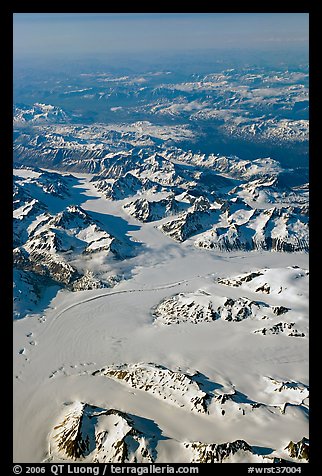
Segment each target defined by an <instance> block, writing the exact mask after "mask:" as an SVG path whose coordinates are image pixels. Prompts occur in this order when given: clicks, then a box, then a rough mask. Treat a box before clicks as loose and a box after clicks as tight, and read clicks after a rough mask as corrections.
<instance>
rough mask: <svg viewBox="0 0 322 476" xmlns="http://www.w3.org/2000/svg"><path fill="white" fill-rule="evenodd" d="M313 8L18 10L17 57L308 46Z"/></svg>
mask: <svg viewBox="0 0 322 476" xmlns="http://www.w3.org/2000/svg"><path fill="white" fill-rule="evenodd" d="M308 36H309V15H308V13H14V15H13V52H14V58H15V59H17V58H24V57H47V58H50V57H52V56H59V55H61V56H62V57H65V58H66V57H68V56H78V57H79V56H82V55H89V54H121V53H127V54H134V53H136V54H144V53H153V52H156V53H166V52H180V51H190V50H191V51H195V52H198V51H199V50H205V49H234V48H243V49H254V48H257V49H261V48H262V49H271V50H274V49H276V50H278V49H279V48H281V47H283V48H290V49H294V48H301V47H307V46H308Z"/></svg>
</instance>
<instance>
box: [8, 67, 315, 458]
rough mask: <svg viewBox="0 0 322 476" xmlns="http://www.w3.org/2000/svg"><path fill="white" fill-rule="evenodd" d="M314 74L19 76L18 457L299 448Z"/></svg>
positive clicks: (253, 453)
mask: <svg viewBox="0 0 322 476" xmlns="http://www.w3.org/2000/svg"><path fill="white" fill-rule="evenodd" d="M84 68H85V66H84ZM216 68H217V69H219V68H220V65H217V66H216ZM307 71H308V70H307V69H306V68H305V67H303V68H302V67H301V68H300V70H299V71H293V70H292V71H289V70H287V71H286V68H282V67H281V70H279V71H277V70H276V71H275V70H274V71H272V70H271V69H269V68H265V67H257V66H256V67H254V68H248V67H247V68H246V67H245V68H241V69H234V68H228V69H223V70H222V71H217V72H208V73H207V74H206V73H204V74H202V73H199V72H198V73H193V74H190V73H187V72H185V71H181V72H174V71H170V70H169V71H158V72H155V71H154V72H152V71H150V72H147V71H144V72H142V74H136V73H135V74H134V73H133V74H132V73H131V72H130V70H129V71H128V72H122V73H120V74H116V73H112V72H102V71H97V72H94V71H93V68H91V70H90V71H85V69H84V71H83V70H82V72H81V73H79V72H70V74H69V75H68V78H67V76H65V77H62V73H60V72H59V71H56V72H55V75H53V77H47V78H46V81H47V82H43V79H44V77H45V76H46V75H45V76H43V75H42V74H40V75H39V78H38V77H37V79H36V78H35V82H34V89H33V90H32V88H31V89H30V87H29V85H30V82H31V83H32V79H30V78H29V79H28V78H27V79H28V82H27V83H26V84H23V82H22V79H21V78H20V79H19V78H18V79H17V81H18V84H20V87H21V91H20V92H19V87H17V83H15V96H16V97H17V100H18V101H21V103H22V102H25V103H26V104H29V105H28V106H26V105H23V104H17V105H16V106H15V107H14V137H13V139H14V144H13V149H14V177H13V180H14V183H13V234H14V236H13V237H14V243H13V248H14V249H13V256H14V261H13V264H14V271H13V275H14V290H13V296H14V318H15V319H14V442H15V443H14V445H15V446H14V453H15V456H14V457H15V462H17V463H19V462H26V461H27V462H28V461H29V462H31V461H32V462H51V463H67V462H70V463H82V462H86V463H130V464H135V463H184V464H189V463H237V462H243V463H252V462H254V463H266V464H270V465H272V464H273V465H275V464H278V463H283V465H285V466H287V464H288V463H290V462H296V463H303V462H307V461H308V458H309V440H308V420H309V379H308V344H309V320H308V287H309V273H308V251H309V206H308V205H309V183H308V168H307V155H308V151H307V139H308V75H307ZM26 85H28V87H27V86H26ZM36 101H37V102H36ZM51 104H55V106H53V105H51ZM31 396H32V398H31Z"/></svg>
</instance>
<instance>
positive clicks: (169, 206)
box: [123, 195, 183, 222]
mask: <svg viewBox="0 0 322 476" xmlns="http://www.w3.org/2000/svg"><path fill="white" fill-rule="evenodd" d="M123 208H124V210H125V211H126V212H127V213H128V214H129V215H131V216H133V217H135V218H137V219H138V220H140V221H142V222H150V221H155V220H161V219H162V218H165V217H166V216H169V215H175V214H176V213H179V211H181V210H182V208H183V207H182V206H181V204H180V203H179V202H177V201H176V200H175V199H174V196H173V195H171V196H169V197H167V198H164V199H162V200H158V201H154V202H152V201H149V200H147V199H145V198H138V199H137V200H134V201H133V202H130V203H127V204H125V205H124V206H123Z"/></svg>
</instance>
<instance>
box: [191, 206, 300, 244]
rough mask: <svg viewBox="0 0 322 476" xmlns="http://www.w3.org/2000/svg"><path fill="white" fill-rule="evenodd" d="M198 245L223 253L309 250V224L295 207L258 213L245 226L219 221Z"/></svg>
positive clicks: (257, 211) (248, 218)
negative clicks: (235, 251)
mask: <svg viewBox="0 0 322 476" xmlns="http://www.w3.org/2000/svg"><path fill="white" fill-rule="evenodd" d="M195 245H196V246H199V247H201V248H207V249H218V250H221V251H233V250H244V251H249V250H271V251H287V252H294V251H308V249H309V231H308V221H307V218H305V217H303V216H302V214H301V210H300V209H297V208H294V207H293V208H291V207H288V208H287V207H282V208H271V209H268V210H264V211H263V210H254V211H253V212H252V213H250V214H249V215H248V216H246V215H245V218H244V221H243V223H241V222H239V223H238V222H236V221H235V222H234V221H232V220H231V219H230V220H229V221H228V222H226V223H225V222H223V221H222V220H221V221H219V222H218V223H217V224H215V225H213V228H212V229H211V230H210V231H207V232H205V233H204V234H202V235H201V236H200V237H199V238H198V239H197V240H196V242H195Z"/></svg>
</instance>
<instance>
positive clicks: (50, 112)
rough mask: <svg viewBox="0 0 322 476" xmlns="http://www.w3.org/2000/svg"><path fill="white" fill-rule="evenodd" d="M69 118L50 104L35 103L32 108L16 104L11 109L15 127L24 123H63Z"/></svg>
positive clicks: (61, 110) (58, 108)
mask: <svg viewBox="0 0 322 476" xmlns="http://www.w3.org/2000/svg"><path fill="white" fill-rule="evenodd" d="M70 119H71V118H70V116H69V115H68V114H67V113H66V112H65V111H63V109H61V108H60V107H57V106H52V105H51V104H42V103H35V104H33V105H32V106H27V105H25V104H16V105H15V106H14V108H13V122H14V124H15V125H18V124H26V123H33V124H34V123H46V122H49V123H65V122H69V121H70Z"/></svg>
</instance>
